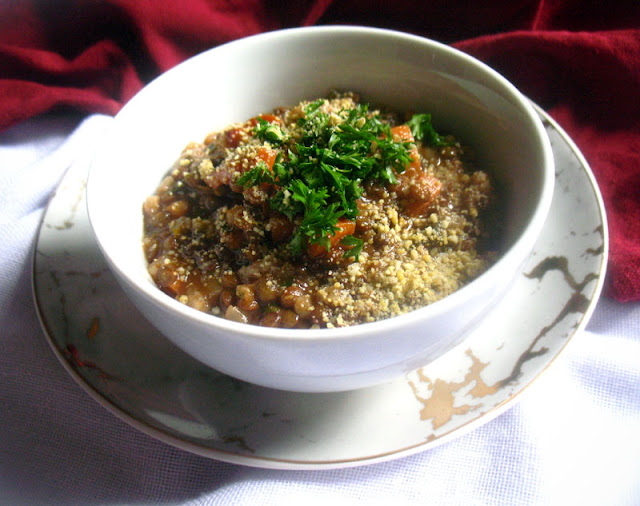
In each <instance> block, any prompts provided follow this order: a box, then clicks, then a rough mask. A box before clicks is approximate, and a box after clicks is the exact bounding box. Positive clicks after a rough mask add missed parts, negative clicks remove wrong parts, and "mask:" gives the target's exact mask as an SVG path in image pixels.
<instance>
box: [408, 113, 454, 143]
mask: <svg viewBox="0 0 640 506" xmlns="http://www.w3.org/2000/svg"><path fill="white" fill-rule="evenodd" d="M407 125H409V128H411V133H412V134H413V136H414V137H415V139H416V140H418V141H422V142H424V143H425V144H427V145H429V146H436V147H438V146H448V145H449V144H451V143H450V142H447V141H446V140H445V137H444V136H442V135H440V134H439V133H438V132H436V131H435V129H434V128H433V125H432V124H431V114H414V115H413V117H412V118H411V119H410V120H409V121H408V122H407Z"/></svg>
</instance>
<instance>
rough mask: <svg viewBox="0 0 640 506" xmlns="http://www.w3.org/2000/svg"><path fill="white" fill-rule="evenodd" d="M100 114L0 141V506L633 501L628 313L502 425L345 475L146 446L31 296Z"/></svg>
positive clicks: (637, 377) (569, 358)
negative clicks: (61, 348) (73, 169)
mask: <svg viewBox="0 0 640 506" xmlns="http://www.w3.org/2000/svg"><path fill="white" fill-rule="evenodd" d="M109 121H110V118H108V117H105V116H92V117H90V118H88V119H86V120H84V121H82V122H79V121H78V120H77V119H74V118H71V117H63V116H60V115H58V116H49V117H45V118H39V119H37V120H30V121H28V122H26V123H23V124H21V125H19V126H17V127H14V128H12V129H10V130H8V131H5V132H4V133H0V192H1V193H0V346H1V349H2V352H1V353H0V505H5V504H6V505H22V504H51V505H54V504H55V505H76V504H77V505H92V504H101V505H102V504H106V505H125V504H126V505H129V504H171V505H173V504H180V505H228V504H239V505H245V504H246V505H249V504H250V505H289V504H295V505H315V504H327V503H329V504H334V505H341V504H367V505H386V504H389V505H398V504H400V505H402V504H435V505H448V504H461V505H467V504H473V505H475V504H478V505H494V504H505V505H516V504H517V505H519V504H535V505H537V504H550V505H556V504H558V505H573V504H576V505H578V504H579V505H590V504H594V505H640V388H639V387H640V304H637V303H634V304H626V305H623V304H618V303H615V302H613V301H611V300H607V299H602V300H601V301H600V302H599V304H598V306H597V308H596V311H595V313H594V315H593V318H592V320H591V322H590V323H589V325H588V326H587V329H586V331H584V332H582V333H581V334H579V335H578V336H576V337H574V339H572V341H571V343H570V345H569V346H568V347H567V348H566V349H565V351H564V352H563V353H562V354H561V355H560V357H559V358H558V359H557V360H556V361H554V362H553V364H552V365H551V366H550V367H549V369H548V370H547V371H546V372H545V373H544V374H543V375H542V376H541V377H540V378H539V379H538V380H537V381H535V382H534V383H533V384H532V385H531V386H530V387H529V388H528V389H526V391H525V393H524V394H523V395H521V396H520V400H519V401H518V402H517V403H516V404H515V405H513V407H512V408H511V409H509V410H508V411H507V412H506V413H504V414H502V415H501V416H499V417H498V418H496V419H495V420H493V421H491V422H489V423H487V424H485V425H483V426H481V427H480V428H478V429H476V430H474V431H472V432H471V433H469V434H466V435H463V436H461V437H459V438H457V439H455V440H453V441H451V442H449V443H447V444H444V445H441V446H439V447H436V448H434V449H432V450H429V451H426V452H423V453H420V454H418V455H414V456H411V457H406V458H402V459H397V460H394V461H391V462H387V463H382V464H375V465H371V466H366V467H359V468H353V469H343V470H331V471H296V472H291V471H273V470H262V469H253V468H247V467H242V466H236V465H231V464H226V463H221V462H217V461H214V460H209V459H206V458H203V457H199V456H196V455H192V454H190V453H186V452H183V451H181V450H178V449H175V448H173V447H170V446H168V445H166V444H164V443H161V442H159V441H156V440H154V439H152V438H150V437H148V436H146V435H144V434H142V433H140V432H139V431H137V430H136V429H133V428H131V427H129V426H128V425H127V424H125V423H124V422H122V421H121V420H119V419H118V418H116V417H115V416H114V415H113V414H111V413H110V412H108V411H107V410H106V409H104V408H103V407H101V406H100V405H99V404H98V403H96V402H95V401H94V400H93V399H91V398H90V397H89V396H88V395H87V394H86V393H85V392H84V391H83V390H82V389H81V388H80V387H79V386H78V385H76V384H75V383H74V381H73V380H72V379H71V377H70V376H68V374H67V373H66V372H65V370H64V369H63V367H62V365H61V364H59V362H58V361H57V359H56V358H55V356H54V355H53V353H52V351H51V350H50V348H49V345H48V344H47V342H46V340H45V337H44V335H43V333H42V331H41V329H40V326H39V323H38V320H37V317H36V314H35V310H34V306H33V303H32V296H31V249H32V245H33V240H34V238H35V236H36V232H37V227H38V222H39V219H40V217H41V215H42V212H43V209H44V207H45V206H46V203H47V200H48V198H49V196H50V195H51V193H52V191H53V190H54V189H55V186H56V183H57V181H58V180H59V178H60V177H61V176H62V174H63V172H64V170H65V168H66V167H68V166H69V165H70V164H71V163H72V161H73V160H75V159H77V158H78V157H81V156H86V146H87V145H90V144H91V142H93V141H94V140H95V138H96V136H97V135H99V132H100V131H101V129H102V128H103V127H104V126H105V124H106V123H107V122H109Z"/></svg>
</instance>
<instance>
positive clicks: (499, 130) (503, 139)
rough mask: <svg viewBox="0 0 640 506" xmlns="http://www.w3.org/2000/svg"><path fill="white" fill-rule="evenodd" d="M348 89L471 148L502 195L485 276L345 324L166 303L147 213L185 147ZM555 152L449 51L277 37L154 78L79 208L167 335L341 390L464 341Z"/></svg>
mask: <svg viewBox="0 0 640 506" xmlns="http://www.w3.org/2000/svg"><path fill="white" fill-rule="evenodd" d="M332 88H337V89H351V90H355V91H358V92H359V93H361V94H362V96H363V97H364V98H365V99H366V100H367V101H370V102H375V103H381V104H386V105H388V106H391V107H392V108H395V109H397V110H414V111H424V112H430V113H432V115H433V118H434V124H435V126H436V128H438V129H440V130H443V131H450V132H452V133H454V134H455V135H456V136H457V137H458V138H460V139H462V140H463V142H465V143H467V144H471V145H473V146H474V148H475V150H476V151H477V155H478V161H479V165H480V166H482V167H483V168H484V169H486V170H487V171H490V172H491V173H492V174H493V175H494V176H495V177H496V178H497V179H498V180H499V181H500V183H501V184H502V185H503V188H504V190H505V192H506V194H507V197H508V198H507V200H508V202H507V211H506V213H505V215H504V220H505V222H506V224H507V234H508V244H509V247H508V249H507V251H506V252H505V253H504V255H503V256H502V257H501V259H500V260H499V261H498V262H497V263H496V264H495V265H493V266H492V267H491V268H490V269H489V270H488V271H487V272H486V273H485V274H483V275H482V276H480V277H479V278H477V279H476V280H474V281H473V282H472V283H470V284H469V285H467V286H465V287H464V288H462V289H461V290H459V291H458V292H456V293H454V294H453V295H450V296H449V297H446V298H445V299H443V300H441V301H439V302H436V303H435V304H432V305H430V306H428V307H425V308H422V309H419V310H416V311H413V312H411V313H409V314H406V315H403V316H399V317H395V318H391V319H388V320H383V321H379V322H375V323H367V324H362V325H357V326H353V327H347V328H337V329H315V330H292V329H273V328H263V327H258V326H252V325H246V324H240V323H235V322H232V321H227V320H224V319H222V318H217V317H215V316H211V315H208V314H205V313H202V312H199V311H196V310H194V309H191V308H189V307H187V306H185V305H183V304H180V303H179V302H177V301H175V300H173V299H172V298H170V297H168V296H167V295H165V294H164V293H162V292H161V291H160V290H159V289H158V288H156V286H155V285H154V284H153V281H152V280H151V278H150V276H149V275H148V273H147V267H146V262H145V259H144V256H143V252H142V247H141V238H142V211H141V209H142V203H143V202H144V200H145V198H146V197H147V196H148V195H150V194H152V193H153V192H154V191H155V188H156V186H157V185H158V183H159V181H160V180H161V179H162V176H163V175H164V173H165V172H166V171H167V170H168V169H169V167H170V166H171V164H172V163H173V162H174V160H175V159H176V158H177V157H178V156H179V154H180V152H181V150H182V148H183V147H184V146H185V145H186V144H187V143H188V142H190V141H193V140H198V141H201V140H202V139H203V138H204V136H205V134H206V133H208V132H210V131H212V130H215V129H218V128H223V127H225V126H226V125H228V124H230V123H232V122H235V121H244V120H246V119H248V118H250V117H252V116H254V115H256V114H257V113H260V112H267V111H270V110H272V109H273V108H274V107H277V106H282V105H291V104H295V103H297V102H299V101H300V100H302V99H313V98H317V97H319V96H324V95H326V93H327V92H328V91H329V90H330V89H332ZM553 182H554V167H553V156H552V152H551V147H550V144H549V141H548V139H547V136H546V134H545V131H544V129H543V126H542V124H541V122H540V120H539V118H538V116H537V115H536V113H535V112H534V110H533V108H532V107H531V105H530V104H529V102H528V101H527V99H526V98H525V97H523V96H522V95H521V94H520V93H519V92H518V91H517V90H516V88H515V87H514V86H513V85H511V84H510V83H509V82H508V81H507V80H506V79H504V78H503V77H501V76H500V75H499V74H498V73H496V72H495V71H493V70H491V69H490V68H488V67H487V66H485V65H484V64H482V63H480V62H478V61H477V60H475V59H473V58H471V57H469V56H467V55H465V54H463V53H461V52H459V51H457V50H455V49H452V48H451V47H448V46H445V45H442V44H439V43H436V42H433V41H430V40H426V39H424V38H419V37H415V36H412V35H408V34H403V33H398V32H392V31H386V30H379V29H371V28H358V27H318V28H300V29H291V30H284V31H277V32H271V33H266V34H262V35H257V36H253V37H249V38H246V39H242V40H238V41H235V42H232V43H229V44H226V45H223V46H220V47H217V48H215V49H212V50H210V51H207V52H205V53H203V54H200V55H198V56H196V57H194V58H192V59H190V60H188V61H186V62H184V63H182V64H180V65H178V66H177V67H175V68H173V69H172V70H170V71H168V72H167V73H165V74H164V75H162V76H160V77H159V78H157V79H156V80H155V81H153V82H152V83H151V84H149V85H148V86H147V87H145V88H144V89H143V90H142V91H141V92H140V93H139V94H138V95H136V96H135V97H134V98H133V99H132V100H131V101H130V102H129V103H128V104H127V105H126V106H125V107H124V108H123V109H122V111H121V112H120V113H119V114H118V115H117V116H116V118H115V121H114V122H113V128H112V129H111V130H110V132H109V133H108V135H107V136H106V137H105V139H104V142H102V144H101V146H100V147H99V149H98V152H97V153H96V156H95V160H94V163H93V164H92V167H91V170H90V175H89V180H88V189H87V192H88V193H87V201H88V211H89V217H90V221H91V225H92V227H93V231H94V233H95V236H96V239H97V242H98V245H99V246H100V248H101V250H102V252H103V253H104V256H105V257H106V259H107V261H108V263H109V265H110V267H111V269H112V270H113V273H114V274H115V276H116V278H117V279H118V280H119V282H120V283H121V284H122V286H123V287H124V289H125V292H126V293H127V295H128V296H129V297H130V298H131V300H132V301H133V303H135V304H136V305H137V306H138V308H139V309H140V310H141V311H142V313H143V314H144V315H145V316H146V317H147V318H148V319H149V320H150V321H151V322H152V323H153V324H154V325H155V326H156V327H157V328H158V329H159V330H160V331H161V332H162V333H164V334H165V335H166V336H167V337H168V338H169V339H171V340H172V341H173V342H174V343H175V344H177V345H178V346H179V347H180V348H182V349H184V350H185V351H187V352H188V353H190V354H191V355H193V356H194V357H195V358H197V359H199V360H201V361H202V362H204V363H205V364H208V365H210V366H211V367H213V368H215V369H218V370H220V371H222V372H224V373H226V374H229V375H231V376H234V377H236V378H239V379H242V380H246V381H249V382H252V383H256V384H260V385H264V386H267V387H273V388H279V389H285V390H295V391H308V392H313V391H338V390H349V389H355V388H360V387H365V386H369V385H373V384H377V383H380V382H384V381H387V380H390V379H393V378H395V377H397V376H399V375H402V374H404V373H406V372H408V371H411V370H413V369H415V368H418V367H420V366H423V365H425V364H426V363H428V362H430V361H431V360H433V359H435V358H437V357H438V356H440V355H441V354H442V353H444V352H445V351H447V350H448V349H450V348H451V347H453V346H454V345H455V344H457V343H459V342H460V341H461V340H462V339H463V337H464V336H465V334H466V333H467V332H468V331H469V330H470V329H472V328H473V326H474V323H476V322H477V321H478V319H480V318H483V317H484V316H485V315H486V314H487V312H488V311H490V309H491V307H492V305H493V304H494V303H495V301H496V300H497V299H498V298H500V297H502V296H504V294H505V293H506V291H507V290H508V288H509V286H510V283H511V281H512V280H513V279H514V278H515V277H516V276H517V275H518V274H519V273H520V272H521V269H522V266H523V264H524V262H525V260H526V259H527V258H528V256H529V254H530V252H531V250H532V248H533V246H534V243H535V241H536V238H537V237H538V235H539V233H540V231H541V228H542V225H543V222H544V220H545V217H546V215H547V211H548V208H549V205H550V202H551V197H552V193H553Z"/></svg>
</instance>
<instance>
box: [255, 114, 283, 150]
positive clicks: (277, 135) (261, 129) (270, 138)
mask: <svg viewBox="0 0 640 506" xmlns="http://www.w3.org/2000/svg"><path fill="white" fill-rule="evenodd" d="M256 119H257V121H258V124H257V125H256V126H255V128H254V129H253V135H255V136H256V137H257V138H258V139H261V140H263V141H267V142H270V143H271V144H273V145H275V146H279V145H280V144H282V143H284V142H285V140H286V136H285V134H284V132H283V131H282V129H281V128H280V127H279V126H278V125H274V124H273V123H269V122H268V121H267V120H265V119H263V118H256Z"/></svg>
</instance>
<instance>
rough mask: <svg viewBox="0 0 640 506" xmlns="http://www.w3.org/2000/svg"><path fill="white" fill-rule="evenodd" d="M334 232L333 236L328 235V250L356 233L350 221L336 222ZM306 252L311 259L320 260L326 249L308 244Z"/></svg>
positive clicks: (319, 245)
mask: <svg viewBox="0 0 640 506" xmlns="http://www.w3.org/2000/svg"><path fill="white" fill-rule="evenodd" d="M336 227H337V228H338V230H336V232H335V234H334V235H329V243H330V244H329V249H331V248H333V247H334V246H335V245H336V244H338V243H339V242H340V241H342V239H344V238H345V237H346V236H348V235H352V234H353V233H354V232H355V231H356V223H355V221H351V220H345V219H342V220H338V223H336ZM307 252H308V253H309V256H310V257H311V258H320V257H323V256H324V255H326V254H327V248H325V247H324V246H323V245H321V244H317V243H315V244H309V246H308V248H307Z"/></svg>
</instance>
